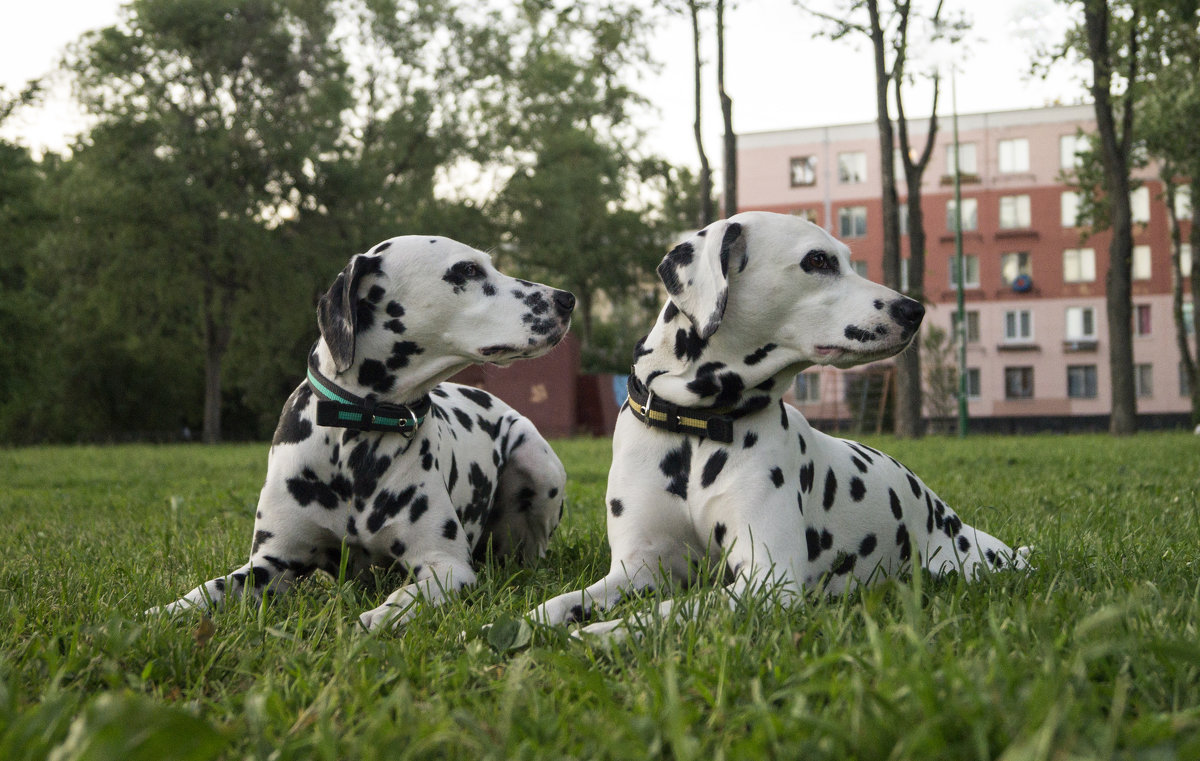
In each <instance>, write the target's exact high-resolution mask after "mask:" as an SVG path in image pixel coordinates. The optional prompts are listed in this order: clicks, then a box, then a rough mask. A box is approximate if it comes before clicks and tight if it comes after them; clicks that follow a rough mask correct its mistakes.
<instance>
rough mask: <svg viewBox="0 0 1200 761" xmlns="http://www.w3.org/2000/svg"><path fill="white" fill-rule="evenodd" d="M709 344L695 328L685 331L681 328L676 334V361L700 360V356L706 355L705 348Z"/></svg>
mask: <svg viewBox="0 0 1200 761" xmlns="http://www.w3.org/2000/svg"><path fill="white" fill-rule="evenodd" d="M707 345H708V342H707V341H706V340H704V339H703V338H701V337H700V334H699V333H697V332H696V329H695V328H688V329H686V330H684V329H683V328H680V329H679V330H678V331H676V333H675V358H676V359H690V360H697V359H700V355H701V354H703V353H704V347H705V346H707Z"/></svg>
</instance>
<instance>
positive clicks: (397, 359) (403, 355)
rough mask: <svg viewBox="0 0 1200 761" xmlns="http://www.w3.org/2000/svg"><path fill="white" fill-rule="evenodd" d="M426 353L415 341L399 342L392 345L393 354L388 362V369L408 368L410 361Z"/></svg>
mask: <svg viewBox="0 0 1200 761" xmlns="http://www.w3.org/2000/svg"><path fill="white" fill-rule="evenodd" d="M424 353H425V350H424V349H422V348H421V347H420V346H417V344H416V343H415V342H413V341H397V342H396V343H394V344H392V353H391V356H389V357H388V360H387V366H388V369H389V370H399V369H400V368H402V367H408V363H409V360H410V359H412V358H413V357H415V356H416V355H418V354H424Z"/></svg>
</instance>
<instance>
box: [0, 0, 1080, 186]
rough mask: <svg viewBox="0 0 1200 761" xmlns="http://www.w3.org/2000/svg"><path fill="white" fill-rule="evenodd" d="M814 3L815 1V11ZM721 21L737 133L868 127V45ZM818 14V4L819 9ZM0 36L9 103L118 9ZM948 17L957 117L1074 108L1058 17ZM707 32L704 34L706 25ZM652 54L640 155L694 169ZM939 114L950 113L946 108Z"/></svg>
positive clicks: (671, 81)
mask: <svg viewBox="0 0 1200 761" xmlns="http://www.w3.org/2000/svg"><path fill="white" fill-rule="evenodd" d="M817 2H820V0H817ZM731 4H732V5H733V10H731V11H727V12H726V27H727V28H726V89H727V90H728V91H729V93H730V95H731V97H732V98H733V103H734V106H733V108H734V111H733V113H734V117H733V118H734V129H735V131H736V132H756V131H762V130H771V129H784V128H788V127H804V126H816V125H824V124H843V123H848V122H859V121H870V120H873V119H874V118H875V100H874V79H873V77H874V75H873V64H872V55H871V51H870V47H869V45H868V44H867V43H866V41H865V40H864V41H863V42H861V43H855V44H853V45H852V44H850V42H848V41H839V42H833V41H830V40H827V39H824V38H820V37H816V36H815V35H814V32H815V31H816V30H817V29H819V28H820V27H821V26H822V23H821V22H818V21H816V20H814V19H812V18H811V17H807V16H805V15H804V14H803V13H801V12H800V10H799V9H798V8H797V7H796V5H795V3H794V2H793V0H741V2H733V3H731ZM827 4H828V3H827ZM5 5H6V6H7V7H6V8H5V10H4V24H2V25H0V82H2V83H3V84H4V85H6V86H7V87H8V88H9V90H10V92H11V91H13V90H15V89H17V88H19V87H20V86H21V85H22V84H23V83H24V82H25V81H26V80H28V79H30V78H32V77H38V76H44V75H46V74H48V73H50V72H52V71H53V70H54V68H55V65H56V62H57V60H58V59H59V58H60V56H61V55H62V52H63V50H64V48H65V46H66V45H67V43H69V42H71V41H73V40H75V39H76V38H78V37H79V35H81V34H82V33H83V32H85V31H87V30H89V29H94V28H98V27H102V26H107V25H110V24H112V23H114V22H115V21H116V19H117V9H118V8H119V7H120V6H121V5H122V2H121V1H120V0H40V2H21V1H20V0H6V1H5ZM947 8H950V9H954V10H966V11H967V12H968V13H970V14H971V15H972V16H973V17H974V21H975V31H974V32H973V33H972V39H971V40H970V41H969V42H967V43H964V44H962V45H960V46H959V49H958V50H957V51H955V54H956V56H957V58H958V59H959V60H958V71H959V74H958V108H959V111H960V113H970V112H978V111H993V110H1008V109H1015V108H1027V107H1037V106H1042V105H1046V104H1047V103H1051V102H1054V101H1062V102H1075V101H1078V100H1079V99H1080V98H1081V97H1082V95H1083V94H1084V93H1083V86H1082V84H1081V82H1080V81H1079V80H1078V75H1077V73H1075V72H1070V71H1067V70H1065V69H1064V70H1062V71H1060V72H1059V73H1057V74H1056V75H1055V76H1054V77H1052V78H1051V79H1049V80H1041V79H1034V78H1030V77H1029V76H1028V74H1027V72H1028V70H1029V61H1030V58H1031V56H1032V53H1033V49H1034V46H1035V43H1037V42H1039V41H1053V40H1056V39H1061V37H1062V30H1063V28H1064V25H1065V24H1066V23H1067V15H1066V14H1067V12H1066V11H1065V10H1064V7H1063V5H1062V3H1061V2H1056V0H991V1H990V2H979V0H947ZM710 27H711V24H710ZM707 36H708V39H709V43H710V44H709V48H710V49H709V50H708V51H707V53H706V58H707V61H708V63H709V64H710V65H709V66H708V67H707V69H706V78H707V80H708V84H707V85H706V87H705V91H704V97H705V98H706V100H707V103H706V109H705V114H704V120H705V122H706V123H705V129H704V132H705V143H706V148H707V150H708V153H709V157H710V159H711V160H712V161H713V163H714V164H719V162H720V158H719V157H720V136H721V132H722V129H721V118H720V110H719V106H718V103H717V98H716V83H715V79H716V77H715V71H714V66H713V65H711V64H712V62H713V60H714V58H715V45H713V44H711V43H712V33H711V29H710V30H709V33H708V35H707ZM653 40H654V51H655V55H656V57H657V58H658V59H659V60H660V61H661V62H662V64H663V66H662V69H661V71H660V72H659V73H657V74H654V75H651V76H648V77H646V79H645V80H644V81H643V82H641V83H639V88H638V89H639V90H640V91H641V92H642V93H644V94H645V95H647V96H648V97H649V98H650V100H651V101H652V102H653V103H655V104H656V105H657V106H658V107H659V108H658V115H657V116H656V117H654V118H648V119H647V122H646V125H645V126H646V128H647V130H648V139H647V146H646V147H647V149H648V150H649V151H652V152H655V153H658V154H660V155H663V156H665V157H667V158H669V159H671V160H673V161H675V162H680V163H690V164H693V165H694V164H696V163H697V162H696V158H695V147H694V143H693V141H692V70H691V63H692V51H691V27H690V24H689V23H688V21H687V19H686V18H679V19H677V20H673V21H670V22H668V23H664V24H661V25H659V27H658V28H657V29H656V30H655V32H654V37H653ZM906 104H909V105H908V109H907V110H908V111H909V113H910V116H918V115H920V116H924V115H927V114H928V111H929V106H928V98H927V97H925V96H923V93H922V92H921V91H920V90H915V91H914V92H913V94H912V95H911V96H910V97H908V98H906ZM942 106H943V107H940V108H939V111H940V112H941V113H942V114H948V113H949V98H948V97H945V99H944V100H943V103H942ZM81 126H82V123H81V120H80V118H79V116H78V113H77V112H76V111H75V109H74V108H73V107H72V105H71V104H70V103H69V100H68V99H65V98H57V99H52V102H51V103H50V104H49V105H48V106H47V107H46V108H44V109H40V110H39V111H37V112H31V113H28V114H25V115H22V116H20V117H17V118H14V120H13V123H12V124H11V125H9V127H8V128H6V130H5V135H6V136H8V137H14V136H15V137H17V139H19V140H20V141H21V142H23V143H24V144H26V145H30V146H33V147H48V148H50V149H54V150H57V149H61V148H63V147H64V146H65V145H66V144H67V142H68V136H70V135H71V134H73V133H75V132H78V131H79V130H80V128H81Z"/></svg>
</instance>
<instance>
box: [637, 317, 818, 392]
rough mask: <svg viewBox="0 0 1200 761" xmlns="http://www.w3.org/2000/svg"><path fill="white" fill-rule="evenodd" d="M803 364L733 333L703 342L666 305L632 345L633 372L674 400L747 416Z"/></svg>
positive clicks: (771, 346)
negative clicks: (643, 334)
mask: <svg viewBox="0 0 1200 761" xmlns="http://www.w3.org/2000/svg"><path fill="white" fill-rule="evenodd" d="M747 348H749V351H747ZM716 357H721V358H722V359H721V360H716V359H715V358H716ZM807 366H808V364H807V363H803V362H797V361H796V360H795V358H794V356H791V354H790V352H786V351H784V350H782V349H780V347H778V346H776V345H775V344H773V343H765V344H762V345H759V346H755V345H752V344H750V343H746V342H744V340H743V337H742V336H736V335H733V333H732V332H724V333H723V332H722V331H721V330H718V331H717V332H716V333H714V334H713V335H712V336H710V337H709V338H708V339H707V340H705V339H703V338H701V337H700V335H699V333H697V332H696V329H695V327H694V326H693V325H692V323H691V321H690V320H688V318H687V317H686V316H685V315H683V314H681V313H680V312H679V311H678V310H677V309H675V308H674V307H673V306H672V305H671V304H668V305H667V306H666V307H665V308H664V309H663V311H662V313H661V314H660V315H659V318H658V321H657V322H656V323H655V324H654V328H653V329H652V330H651V331H650V333H649V335H647V336H646V337H645V338H643V339H642V340H641V341H639V342H638V345H637V347H636V348H635V349H634V364H633V373H634V375H635V376H637V378H638V380H640V381H641V382H642V384H643V385H645V386H646V388H647V389H649V390H650V391H652V392H653V393H654V394H655V396H658V397H660V398H662V399H665V400H666V401H669V402H671V403H672V404H676V405H679V406H681V407H692V408H721V409H728V410H730V411H734V412H736V413H738V414H743V415H745V414H749V413H751V412H754V411H756V410H758V409H763V408H766V407H768V406H771V405H772V404H773V403H776V402H778V401H779V400H781V399H782V398H783V394H784V392H785V391H786V390H787V387H788V384H789V383H791V381H792V378H794V377H795V375H796V373H798V372H800V371H801V370H803V369H804V368H805V367H807Z"/></svg>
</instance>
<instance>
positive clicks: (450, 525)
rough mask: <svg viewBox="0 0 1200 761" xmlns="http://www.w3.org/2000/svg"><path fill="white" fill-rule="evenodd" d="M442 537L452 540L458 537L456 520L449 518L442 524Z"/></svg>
mask: <svg viewBox="0 0 1200 761" xmlns="http://www.w3.org/2000/svg"><path fill="white" fill-rule="evenodd" d="M442 537H443V538H445V539H449V540H450V541H452V542H453V541H454V540H455V539H457V538H458V522H457V521H455V520H454V519H453V518H449V519H447V520H446V522H445V523H443V524H442Z"/></svg>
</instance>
